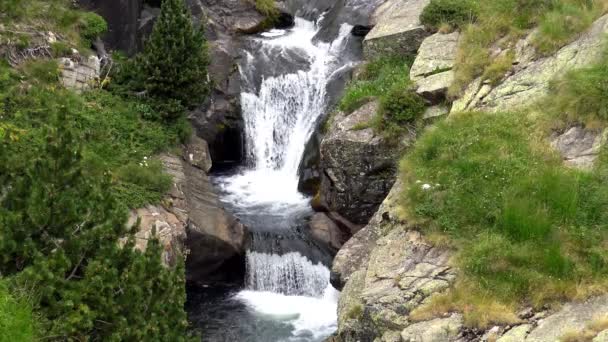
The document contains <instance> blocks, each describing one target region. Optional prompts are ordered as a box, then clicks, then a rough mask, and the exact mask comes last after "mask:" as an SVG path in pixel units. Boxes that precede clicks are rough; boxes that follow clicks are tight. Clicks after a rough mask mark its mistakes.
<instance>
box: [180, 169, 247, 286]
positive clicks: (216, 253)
mask: <svg viewBox="0 0 608 342" xmlns="http://www.w3.org/2000/svg"><path fill="white" fill-rule="evenodd" d="M184 168H185V176H186V178H185V182H186V183H185V187H184V192H185V195H186V201H187V203H188V227H187V234H188V240H187V246H188V249H189V250H190V254H189V255H188V258H187V259H186V268H187V280H188V281H193V282H203V283H205V282H210V281H218V280H222V281H224V280H238V279H242V278H241V277H242V275H243V271H244V270H243V269H242V267H243V265H244V254H245V245H246V243H247V238H248V233H247V228H246V227H245V226H244V225H243V224H242V223H240V222H239V221H238V220H237V219H236V218H234V217H233V216H232V215H231V214H229V213H228V212H226V210H224V208H223V207H222V205H221V203H220V201H219V198H218V196H217V194H216V193H215V190H214V188H213V185H212V184H211V181H210V179H209V176H207V175H206V174H205V173H204V172H203V171H202V170H200V169H198V168H195V167H192V166H190V165H188V164H186V165H185V166H184ZM220 270H226V271H224V272H219V271H220Z"/></svg>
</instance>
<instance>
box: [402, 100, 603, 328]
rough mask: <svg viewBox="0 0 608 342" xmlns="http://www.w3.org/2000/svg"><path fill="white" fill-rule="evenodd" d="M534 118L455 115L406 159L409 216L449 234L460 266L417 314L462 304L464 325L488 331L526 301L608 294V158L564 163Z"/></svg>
mask: <svg viewBox="0 0 608 342" xmlns="http://www.w3.org/2000/svg"><path fill="white" fill-rule="evenodd" d="M540 121H542V120H539V119H538V118H536V117H532V116H529V115H528V114H527V113H525V112H522V113H499V114H485V113H461V114H459V115H456V116H455V117H452V118H451V119H450V120H447V121H444V122H441V123H439V124H438V125H437V127H436V128H435V129H433V130H430V131H428V132H427V133H426V134H424V135H423V136H422V137H421V138H420V140H419V141H418V142H417V143H416V147H415V149H414V151H413V152H412V153H411V154H409V155H408V156H406V157H405V159H404V160H403V161H402V178H404V179H405V181H406V183H407V184H409V186H407V187H406V188H408V189H409V190H408V191H407V192H406V193H404V194H403V203H404V206H405V207H406V208H408V209H409V210H408V211H409V214H408V216H409V218H410V220H411V221H413V222H416V223H420V224H422V225H423V226H425V227H426V231H427V233H428V234H433V235H435V236H437V235H444V236H446V238H447V240H448V241H449V243H447V244H448V245H449V246H450V247H452V248H454V249H455V250H456V251H457V252H456V257H455V261H454V262H455V264H456V266H457V267H458V268H459V269H460V270H461V276H460V280H459V281H458V282H457V284H456V285H455V288H454V289H453V290H452V292H451V294H449V295H447V297H445V298H440V299H438V302H435V303H432V304H431V305H430V308H426V309H424V310H422V309H421V311H420V312H418V313H416V315H419V316H422V317H423V316H424V314H428V312H436V311H438V310H448V311H450V310H456V309H458V310H461V311H464V314H465V320H466V321H467V324H469V325H472V326H478V327H486V326H488V324H492V323H494V324H499V323H509V322H510V321H511V320H512V319H513V318H514V317H515V316H514V315H513V310H514V309H515V308H517V307H518V306H519V305H522V304H527V305H533V306H536V307H539V306H541V305H544V304H548V303H552V302H554V301H559V300H564V299H574V298H583V297H585V296H588V295H590V294H594V293H598V292H602V291H605V290H608V287H606V285H608V283H607V282H606V279H607V278H606V277H607V276H608V252H607V250H606V248H605V246H606V245H608V229H607V228H608V226H607V223H606V222H608V221H607V219H608V217H607V215H608V211H607V210H606V209H607V208H608V189H606V187H605V185H604V184H605V183H606V181H607V180H608V179H607V178H606V177H607V176H608V173H606V172H603V171H602V170H603V169H605V167H606V165H607V164H606V162H607V159H606V157H605V156H603V157H602V158H601V160H600V161H599V162H598V167H597V168H596V170H594V171H593V172H582V171H577V170H572V169H567V168H565V167H563V166H562V164H561V159H560V158H559V157H557V156H556V155H555V153H553V152H552V151H551V150H550V148H549V147H548V146H547V144H546V142H545V140H543V137H542V135H541V133H539V132H542V130H540V129H539V127H542V126H543V125H542V123H541V122H540ZM604 154H605V153H604ZM421 183H427V184H434V185H433V186H432V188H431V189H427V190H424V189H423V188H422V187H421V186H420V184H421ZM435 239H436V240H437V238H435ZM444 244H446V243H445V242H444ZM442 302H443V304H442ZM433 306H435V309H433V308H432V307H433ZM492 308H495V309H492ZM508 309H510V310H508ZM425 310H427V311H426V313H425ZM493 314H495V316H493Z"/></svg>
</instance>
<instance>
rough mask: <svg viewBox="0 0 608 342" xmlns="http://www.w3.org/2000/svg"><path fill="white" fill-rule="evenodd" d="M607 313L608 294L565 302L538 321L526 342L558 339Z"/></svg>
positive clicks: (579, 329) (543, 341) (581, 328)
mask: <svg viewBox="0 0 608 342" xmlns="http://www.w3.org/2000/svg"><path fill="white" fill-rule="evenodd" d="M606 313H608V296H603V297H596V298H591V299H588V300H587V301H585V302H580V303H567V304H565V305H564V306H563V307H562V308H561V309H560V310H559V311H558V312H556V313H554V314H552V315H549V316H548V317H547V318H544V319H542V320H541V321H539V322H538V326H537V327H536V328H535V329H533V330H532V331H531V332H530V334H529V335H528V337H527V338H526V340H525V341H526V342H545V341H558V340H559V338H560V337H562V336H563V335H564V334H566V333H567V332H569V331H583V329H584V328H585V327H587V325H588V324H589V323H590V322H592V321H593V319H595V318H597V317H602V316H605V315H606Z"/></svg>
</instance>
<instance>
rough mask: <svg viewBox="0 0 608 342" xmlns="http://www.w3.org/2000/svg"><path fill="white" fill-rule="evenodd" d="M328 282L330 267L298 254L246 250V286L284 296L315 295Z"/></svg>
mask: <svg viewBox="0 0 608 342" xmlns="http://www.w3.org/2000/svg"><path fill="white" fill-rule="evenodd" d="M327 284H329V270H328V269H327V267H325V266H323V265H322V264H313V263H312V262H311V261H310V260H308V259H307V258H306V257H304V256H302V255H301V254H300V253H297V252H291V253H286V254H283V255H277V254H266V253H259V252H252V251H249V252H247V288H248V289H251V290H256V291H270V292H274V293H281V294H284V295H303V296H310V297H315V296H318V295H319V294H322V293H323V291H324V290H325V288H326V287H327Z"/></svg>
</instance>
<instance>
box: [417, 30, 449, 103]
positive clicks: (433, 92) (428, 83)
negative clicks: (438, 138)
mask: <svg viewBox="0 0 608 342" xmlns="http://www.w3.org/2000/svg"><path fill="white" fill-rule="evenodd" d="M459 37H460V36H459V33H458V32H454V33H450V34H442V33H436V34H434V35H432V36H430V37H428V38H426V39H425V40H424V41H423V42H422V45H420V49H419V50H418V55H417V56H416V59H415V60H414V64H412V68H411V69H410V78H411V79H412V80H413V81H414V82H415V84H416V88H417V91H416V93H418V95H420V96H422V97H424V98H425V99H426V100H427V101H428V102H429V103H431V104H438V103H441V102H443V101H444V100H445V98H446V94H447V91H448V88H449V87H450V85H451V84H452V82H453V81H454V72H453V71H452V68H453V67H454V63H455V60H456V53H457V51H458V38H459Z"/></svg>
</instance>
